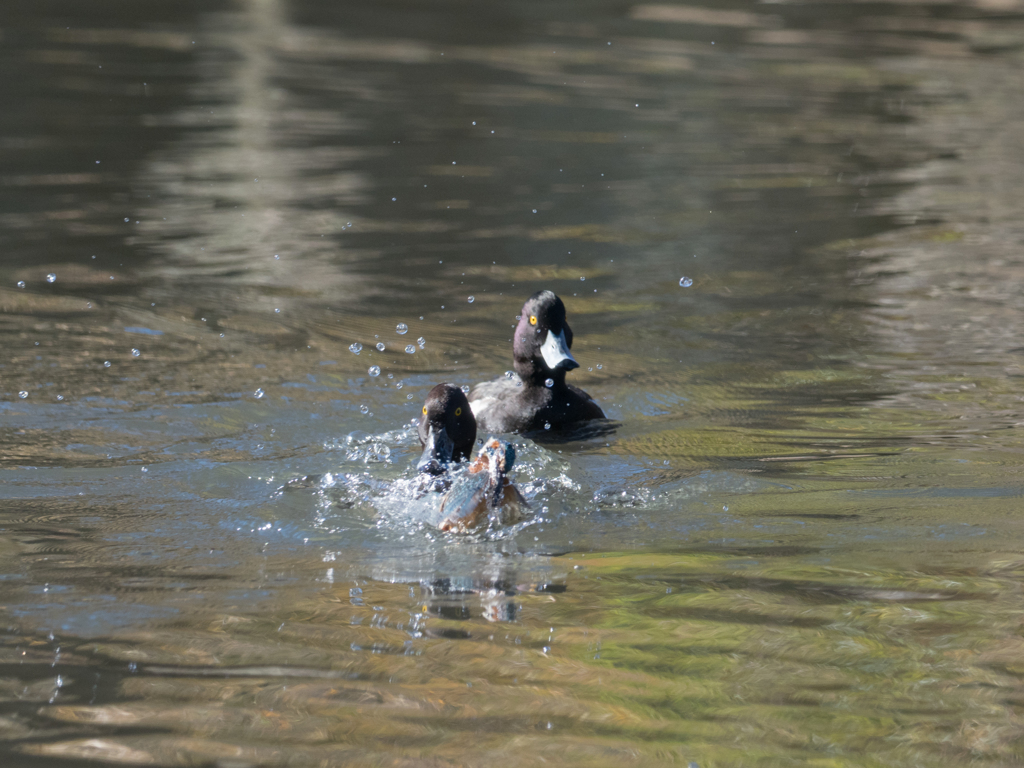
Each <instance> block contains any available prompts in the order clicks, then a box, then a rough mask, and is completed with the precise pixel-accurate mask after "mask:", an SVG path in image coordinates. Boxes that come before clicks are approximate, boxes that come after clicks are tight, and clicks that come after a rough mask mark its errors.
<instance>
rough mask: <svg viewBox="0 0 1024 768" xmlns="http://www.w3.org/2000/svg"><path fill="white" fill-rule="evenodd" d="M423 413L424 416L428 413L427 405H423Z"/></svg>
mask: <svg viewBox="0 0 1024 768" xmlns="http://www.w3.org/2000/svg"><path fill="white" fill-rule="evenodd" d="M423 415H424V416H426V415H427V406H425V405H424V406H423Z"/></svg>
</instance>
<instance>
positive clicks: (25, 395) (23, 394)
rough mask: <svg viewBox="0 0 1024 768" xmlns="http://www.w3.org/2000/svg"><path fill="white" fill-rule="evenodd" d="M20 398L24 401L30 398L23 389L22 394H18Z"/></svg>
mask: <svg viewBox="0 0 1024 768" xmlns="http://www.w3.org/2000/svg"><path fill="white" fill-rule="evenodd" d="M18 397H20V398H21V399H22V400H24V399H25V398H26V397H28V392H26V391H25V390H24V389H23V390H21V392H19V393H18Z"/></svg>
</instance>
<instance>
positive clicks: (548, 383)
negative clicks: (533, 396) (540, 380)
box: [544, 379, 555, 389]
mask: <svg viewBox="0 0 1024 768" xmlns="http://www.w3.org/2000/svg"><path fill="white" fill-rule="evenodd" d="M544 386H545V387H547V388H548V389H551V387H553V386H555V380H554V379H544Z"/></svg>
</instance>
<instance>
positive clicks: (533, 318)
mask: <svg viewBox="0 0 1024 768" xmlns="http://www.w3.org/2000/svg"><path fill="white" fill-rule="evenodd" d="M536 324H537V316H536V315H530V325H536Z"/></svg>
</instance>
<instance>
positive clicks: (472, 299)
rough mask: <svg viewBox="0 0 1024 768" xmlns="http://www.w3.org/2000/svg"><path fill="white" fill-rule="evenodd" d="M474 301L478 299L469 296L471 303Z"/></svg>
mask: <svg viewBox="0 0 1024 768" xmlns="http://www.w3.org/2000/svg"><path fill="white" fill-rule="evenodd" d="M474 301H476V299H475V298H474V297H473V296H470V297H469V303H470V304H472V303H473V302H474Z"/></svg>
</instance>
